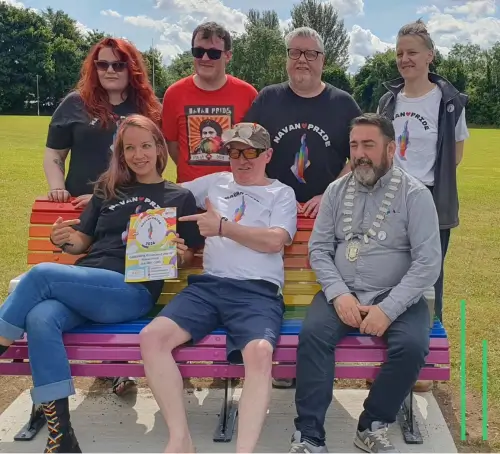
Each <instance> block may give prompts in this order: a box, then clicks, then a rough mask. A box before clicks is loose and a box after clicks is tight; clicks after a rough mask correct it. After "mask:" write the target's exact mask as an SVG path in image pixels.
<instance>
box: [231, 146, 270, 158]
mask: <svg viewBox="0 0 500 454" xmlns="http://www.w3.org/2000/svg"><path fill="white" fill-rule="evenodd" d="M264 151H266V150H264V149H262V148H253V147H252V148H244V149H240V148H229V147H227V152H228V155H229V157H230V158H231V159H239V158H240V156H241V155H243V157H244V158H245V159H255V158H258V157H259V156H260V155H261V154H262V153H264Z"/></svg>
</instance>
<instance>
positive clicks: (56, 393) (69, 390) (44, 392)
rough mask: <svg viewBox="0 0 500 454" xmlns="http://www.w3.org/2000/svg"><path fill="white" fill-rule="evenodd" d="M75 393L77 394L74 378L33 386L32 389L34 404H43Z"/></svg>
mask: <svg viewBox="0 0 500 454" xmlns="http://www.w3.org/2000/svg"><path fill="white" fill-rule="evenodd" d="M73 394H75V385H74V384H73V380H72V379H69V380H63V381H58V382H56V383H49V384H47V385H43V386H37V387H36V388H33V389H32V390H31V400H32V401H33V403H34V404H41V403H44V402H51V401H53V400H58V399H64V398H65V397H69V396H72V395H73Z"/></svg>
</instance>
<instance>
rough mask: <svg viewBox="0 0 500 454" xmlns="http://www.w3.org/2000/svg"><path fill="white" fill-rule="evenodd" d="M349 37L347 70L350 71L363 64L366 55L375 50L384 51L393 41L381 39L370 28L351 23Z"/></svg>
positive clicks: (392, 45) (354, 70)
mask: <svg viewBox="0 0 500 454" xmlns="http://www.w3.org/2000/svg"><path fill="white" fill-rule="evenodd" d="M349 38H350V43H349V55H350V66H349V72H351V73H354V72H356V71H357V70H358V69H359V68H360V67H361V66H363V64H364V63H365V59H366V57H369V56H370V55H373V54H374V53H375V52H385V51H386V50H387V49H389V48H390V47H394V44H393V43H387V42H384V41H382V40H381V39H380V38H379V37H378V36H375V35H374V34H373V33H372V32H371V31H370V30H367V29H364V28H362V27H360V26H359V25H353V27H352V29H351V31H350V33H349Z"/></svg>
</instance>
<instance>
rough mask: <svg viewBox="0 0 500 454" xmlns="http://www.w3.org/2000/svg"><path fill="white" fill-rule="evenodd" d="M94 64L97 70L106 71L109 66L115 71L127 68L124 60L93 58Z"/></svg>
mask: <svg viewBox="0 0 500 454" xmlns="http://www.w3.org/2000/svg"><path fill="white" fill-rule="evenodd" d="M94 64H95V67H96V68H97V69H98V70H99V71H107V70H108V69H109V67H110V66H111V67H112V68H113V71H114V72H115V73H121V72H123V71H124V70H125V69H126V68H127V62H126V61H106V60H94Z"/></svg>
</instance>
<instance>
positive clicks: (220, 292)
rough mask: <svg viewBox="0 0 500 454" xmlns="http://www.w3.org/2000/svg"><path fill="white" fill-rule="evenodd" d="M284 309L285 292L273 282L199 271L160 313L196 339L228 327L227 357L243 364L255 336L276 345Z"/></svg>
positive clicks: (231, 360)
mask: <svg viewBox="0 0 500 454" xmlns="http://www.w3.org/2000/svg"><path fill="white" fill-rule="evenodd" d="M284 309H285V305H284V302H283V296H282V295H281V293H280V292H278V286H277V285H275V284H273V283H271V282H268V281H264V280H238V279H229V278H221V277H215V276H211V275H207V274H202V275H196V274H195V275H191V276H189V277H188V285H187V287H185V288H184V289H183V290H182V291H181V292H180V293H178V294H177V295H176V296H175V297H174V298H173V299H172V301H170V303H168V304H167V305H166V306H165V308H164V309H163V310H162V311H161V312H160V313H159V314H158V316H163V317H168V318H170V319H171V320H173V321H174V322H175V323H177V324H178V325H179V326H180V327H181V328H182V329H184V330H186V331H187V332H188V333H189V334H190V335H191V338H192V342H193V343H197V342H199V341H200V340H202V339H203V338H204V337H205V336H207V335H209V334H210V333H211V332H212V331H214V330H215V329H217V328H220V327H223V328H225V329H226V331H227V337H226V339H227V341H226V345H227V347H226V348H227V360H228V361H229V362H231V363H233V364H241V363H242V362H243V359H242V355H241V351H242V350H243V348H244V347H245V346H246V345H247V344H248V343H249V342H250V341H252V340H255V339H265V340H267V341H269V342H270V343H271V345H272V346H273V349H274V348H275V347H276V343H277V341H278V339H279V336H280V331H281V324H282V322H283V313H284Z"/></svg>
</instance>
